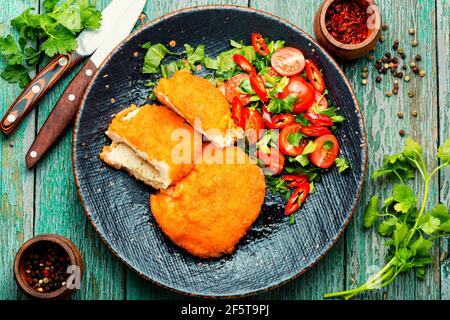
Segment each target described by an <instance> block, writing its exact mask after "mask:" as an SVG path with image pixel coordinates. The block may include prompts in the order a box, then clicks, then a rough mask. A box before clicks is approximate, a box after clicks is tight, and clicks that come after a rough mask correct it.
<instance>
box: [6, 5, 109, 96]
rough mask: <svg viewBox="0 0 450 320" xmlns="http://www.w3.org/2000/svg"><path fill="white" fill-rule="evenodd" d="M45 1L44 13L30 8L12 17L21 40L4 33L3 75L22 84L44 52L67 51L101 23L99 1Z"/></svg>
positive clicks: (58, 52) (47, 53)
mask: <svg viewBox="0 0 450 320" xmlns="http://www.w3.org/2000/svg"><path fill="white" fill-rule="evenodd" d="M43 5H44V12H43V13H34V11H35V8H28V9H26V10H25V11H24V12H22V14H21V15H19V16H18V17H16V18H14V19H13V20H12V21H11V25H12V26H13V28H14V29H15V30H17V31H18V33H19V38H18V40H17V41H16V40H15V39H14V38H13V36H12V35H7V36H4V37H0V56H1V57H3V59H4V60H5V62H6V66H5V69H4V70H3V71H2V73H1V77H2V78H3V79H4V80H6V81H8V82H11V83H19V85H20V86H21V87H25V86H26V85H27V84H28V83H29V82H30V76H29V73H30V71H31V70H33V69H35V67H36V65H37V63H38V62H39V59H40V58H41V57H42V55H43V54H45V55H47V56H49V57H53V56H55V55H57V54H67V53H68V52H71V51H73V50H75V49H77V47H78V43H77V41H76V38H77V36H78V34H79V33H80V32H81V31H83V30H84V29H92V30H95V29H98V28H99V27H100V22H101V12H100V11H98V10H97V9H96V4H95V1H89V0H65V1H60V0H44V2H43ZM35 43H40V46H39V47H37V46H34V45H33V44H35Z"/></svg>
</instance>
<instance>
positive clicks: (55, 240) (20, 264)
mask: <svg viewBox="0 0 450 320" xmlns="http://www.w3.org/2000/svg"><path fill="white" fill-rule="evenodd" d="M52 247H53V248H57V249H58V250H61V252H64V253H65V254H67V256H68V257H69V261H70V264H69V265H71V266H77V267H78V268H76V269H77V270H78V271H79V273H78V276H79V280H80V281H81V279H82V277H83V273H84V264H83V259H82V257H81V254H80V251H79V250H78V248H77V247H76V246H75V245H74V244H73V243H72V241H70V240H69V239H67V238H65V237H62V236H60V235H56V234H43V235H39V236H36V237H33V238H31V239H30V240H28V241H27V242H25V243H24V244H23V245H22V247H21V248H20V249H19V251H18V252H17V254H16V257H15V259H14V275H15V279H16V282H17V284H18V285H19V287H20V288H21V289H22V290H23V292H24V293H25V294H26V295H27V296H29V297H30V298H35V299H42V300H56V299H63V298H67V297H69V296H70V295H71V294H72V293H73V292H74V291H75V290H76V288H74V287H70V286H69V285H65V286H62V287H61V288H59V289H57V290H55V291H51V292H48V293H45V292H38V291H37V290H36V289H34V288H32V287H31V286H30V285H29V284H28V282H27V274H26V267H25V260H26V259H27V257H28V256H29V254H31V253H33V252H36V251H39V250H43V249H47V248H52ZM69 276H70V275H69V274H68V275H67V277H68V278H69Z"/></svg>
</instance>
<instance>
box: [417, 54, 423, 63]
mask: <svg viewBox="0 0 450 320" xmlns="http://www.w3.org/2000/svg"><path fill="white" fill-rule="evenodd" d="M420 60H422V57H421V55H420V54H418V55H416V61H417V62H419V61H420Z"/></svg>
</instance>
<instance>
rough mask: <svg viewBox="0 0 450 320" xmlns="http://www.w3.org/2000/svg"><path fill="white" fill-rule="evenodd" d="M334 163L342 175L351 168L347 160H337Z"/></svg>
mask: <svg viewBox="0 0 450 320" xmlns="http://www.w3.org/2000/svg"><path fill="white" fill-rule="evenodd" d="M334 163H335V164H336V167H337V169H338V172H339V173H342V172H344V171H346V170H347V169H349V168H350V163H349V162H348V160H347V159H345V158H336V160H334Z"/></svg>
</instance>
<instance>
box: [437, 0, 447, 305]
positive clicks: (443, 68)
mask: <svg viewBox="0 0 450 320" xmlns="http://www.w3.org/2000/svg"><path fill="white" fill-rule="evenodd" d="M436 12H437V13H436V19H437V26H436V27H437V28H436V29H437V43H436V44H437V54H438V61H437V63H438V73H437V77H438V79H439V87H438V91H439V95H438V101H439V105H438V107H439V120H440V124H439V128H440V131H439V142H440V143H443V142H444V141H445V140H446V139H447V138H450V123H449V120H450V109H449V107H450V62H449V57H450V1H449V0H438V1H437V8H436ZM440 181H441V186H440V201H441V202H442V203H445V204H446V205H447V206H448V205H450V170H448V169H447V170H445V171H444V172H443V173H442V174H441V180H440ZM441 244H442V246H441V299H445V300H450V260H449V239H444V240H442V242H441Z"/></svg>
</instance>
